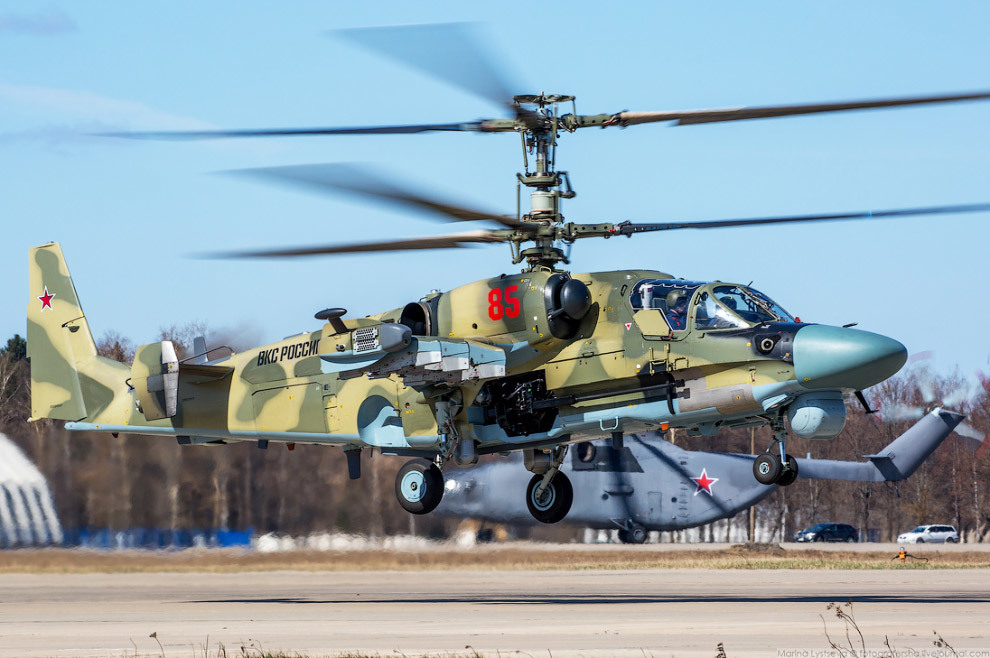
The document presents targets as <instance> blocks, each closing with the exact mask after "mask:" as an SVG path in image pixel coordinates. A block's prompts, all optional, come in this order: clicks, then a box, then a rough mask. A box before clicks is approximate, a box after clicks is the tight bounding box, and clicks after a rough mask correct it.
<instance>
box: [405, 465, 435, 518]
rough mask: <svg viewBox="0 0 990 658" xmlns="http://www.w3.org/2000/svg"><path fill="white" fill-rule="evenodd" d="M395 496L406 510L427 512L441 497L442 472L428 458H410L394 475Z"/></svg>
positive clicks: (417, 512)
mask: <svg viewBox="0 0 990 658" xmlns="http://www.w3.org/2000/svg"><path fill="white" fill-rule="evenodd" d="M395 497H396V498H397V499H398V501H399V504H400V505H402V509H404V510H406V511H407V512H410V513H412V514H429V513H430V512H432V511H433V510H435V509H436V508H437V505H439V504H440V501H441V499H443V473H441V472H440V469H439V468H437V465H436V464H434V463H433V462H431V461H430V460H429V459H423V458H421V457H420V458H416V459H412V460H410V461H408V462H406V463H405V465H404V466H403V467H402V468H400V469H399V472H398V473H397V474H396V476H395Z"/></svg>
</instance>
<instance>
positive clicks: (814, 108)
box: [614, 91, 990, 126]
mask: <svg viewBox="0 0 990 658" xmlns="http://www.w3.org/2000/svg"><path fill="white" fill-rule="evenodd" d="M987 99H990V91H977V92H969V93H965V94H943V95H935V96H909V97H905V98H881V99H875V100H861V101H842V102H836V103H811V104H802V105H771V106H766V107H724V108H715V109H710V110H680V111H668V112H619V113H618V114H616V115H615V117H614V123H615V124H618V125H621V126H632V125H636V124H640V123H656V122H659V121H674V122H675V123H674V125H675V126H687V125H694V124H699V123H717V122H721V121H743V120H746V119H772V118H775V117H787V116H796V115H800V114H821V113H824V112H845V111H848V110H875V109H882V108H887V107H902V106H905V105H927V104H931V103H956V102H961V101H978V100H987Z"/></svg>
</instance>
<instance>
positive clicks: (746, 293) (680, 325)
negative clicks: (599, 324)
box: [629, 279, 794, 331]
mask: <svg viewBox="0 0 990 658" xmlns="http://www.w3.org/2000/svg"><path fill="white" fill-rule="evenodd" d="M629 302H630V304H632V308H633V311H640V310H647V309H656V310H659V311H660V312H661V313H663V314H664V317H665V318H666V320H667V324H668V326H669V327H670V328H671V330H672V331H684V330H686V329H688V328H689V323H690V322H691V321H692V320H693V323H694V327H695V328H696V329H702V330H706V331H707V330H714V329H740V328H744V327H752V326H755V325H758V324H766V323H769V322H794V318H793V317H792V316H791V315H790V313H788V312H787V311H785V310H784V309H783V308H781V307H780V305H778V304H777V303H776V302H774V301H773V300H772V299H770V298H769V297H767V296H766V295H764V294H763V293H762V292H760V291H759V290H756V289H754V288H750V287H748V286H738V285H733V284H730V283H720V282H715V283H707V282H703V281H684V280H681V279H644V280H642V281H640V282H639V283H637V284H636V286H635V287H634V288H633V291H632V294H630V296H629Z"/></svg>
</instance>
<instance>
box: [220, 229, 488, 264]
mask: <svg viewBox="0 0 990 658" xmlns="http://www.w3.org/2000/svg"><path fill="white" fill-rule="evenodd" d="M504 241H505V239H504V238H503V237H502V236H500V235H499V234H498V233H496V232H495V231H468V232H465V233H454V234H449V235H435V236H427V237H422V238H410V239H408V240H386V241H383V242H362V243H355V244H338V245H321V246H317V247H299V248H292V249H262V250H258V251H228V252H215V253H210V254H203V255H202V256H201V257H203V258H291V257H295V256H320V255H328V254H354V253H365V252H376V251H409V250H421V249H457V248H460V247H467V246H470V245H472V244H491V243H496V242H504Z"/></svg>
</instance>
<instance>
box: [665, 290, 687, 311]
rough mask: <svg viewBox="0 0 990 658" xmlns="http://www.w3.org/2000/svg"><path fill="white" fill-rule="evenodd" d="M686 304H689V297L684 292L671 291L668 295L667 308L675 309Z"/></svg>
mask: <svg viewBox="0 0 990 658" xmlns="http://www.w3.org/2000/svg"><path fill="white" fill-rule="evenodd" d="M685 302H687V295H686V294H685V293H684V291H683V290H671V291H670V292H668V293H667V308H674V307H675V306H677V305H678V304H683V303H685Z"/></svg>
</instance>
